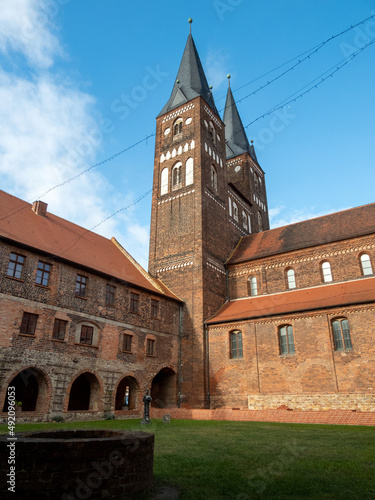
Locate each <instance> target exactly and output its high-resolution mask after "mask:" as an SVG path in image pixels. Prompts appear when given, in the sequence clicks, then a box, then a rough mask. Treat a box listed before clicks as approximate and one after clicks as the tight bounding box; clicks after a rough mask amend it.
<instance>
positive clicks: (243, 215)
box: [242, 210, 247, 231]
mask: <svg viewBox="0 0 375 500" xmlns="http://www.w3.org/2000/svg"><path fill="white" fill-rule="evenodd" d="M242 227H243V228H244V229H246V231H247V215H246V212H245V210H242Z"/></svg>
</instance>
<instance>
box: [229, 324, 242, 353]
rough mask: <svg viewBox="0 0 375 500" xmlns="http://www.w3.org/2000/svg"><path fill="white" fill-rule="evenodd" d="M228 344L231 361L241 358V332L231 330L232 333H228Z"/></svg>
mask: <svg viewBox="0 0 375 500" xmlns="http://www.w3.org/2000/svg"><path fill="white" fill-rule="evenodd" d="M229 343H230V352H229V356H230V358H231V359H239V358H243V349H242V332H241V330H233V331H232V332H229Z"/></svg>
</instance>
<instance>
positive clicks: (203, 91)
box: [158, 20, 219, 116]
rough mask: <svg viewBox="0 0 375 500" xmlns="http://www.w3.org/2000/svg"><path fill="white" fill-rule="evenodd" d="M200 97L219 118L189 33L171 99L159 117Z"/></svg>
mask: <svg viewBox="0 0 375 500" xmlns="http://www.w3.org/2000/svg"><path fill="white" fill-rule="evenodd" d="M189 21H190V20H189ZM190 27H191V23H190ZM198 96H201V97H203V99H204V100H205V101H206V102H207V104H208V105H209V106H210V107H211V109H212V110H213V111H214V112H215V113H216V114H217V115H218V116H219V113H218V111H217V109H216V106H215V102H214V99H213V97H212V92H211V90H210V89H209V87H208V83H207V79H206V75H205V74H204V71H203V67H202V63H201V61H200V59H199V55H198V51H197V49H196V47H195V43H194V40H193V37H192V35H191V33H189V36H188V39H187V42H186V46H185V51H184V55H183V56H182V60H181V64H180V68H179V70H178V73H177V77H176V80H175V84H174V86H173V89H172V93H171V97H170V98H169V100H168V102H167V104H166V105H165V106H164V108H163V109H162V110H161V112H160V113H159V115H158V116H161V115H164V114H165V113H168V111H171V110H172V109H174V108H177V107H178V106H180V105H181V104H184V103H187V102H189V101H191V100H192V99H194V98H195V97H198Z"/></svg>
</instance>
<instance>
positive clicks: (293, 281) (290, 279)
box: [286, 269, 296, 290]
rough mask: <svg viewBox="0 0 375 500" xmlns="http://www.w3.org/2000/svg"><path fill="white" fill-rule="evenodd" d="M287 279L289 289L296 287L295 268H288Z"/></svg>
mask: <svg viewBox="0 0 375 500" xmlns="http://www.w3.org/2000/svg"><path fill="white" fill-rule="evenodd" d="M286 280H287V285H288V289H289V290H291V289H292V288H296V276H295V274H294V269H287V271H286Z"/></svg>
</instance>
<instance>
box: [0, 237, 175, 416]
mask: <svg viewBox="0 0 375 500" xmlns="http://www.w3.org/2000/svg"><path fill="white" fill-rule="evenodd" d="M10 252H17V253H20V254H22V255H23V256H24V257H25V265H24V272H23V275H22V279H18V280H17V279H12V278H9V277H7V276H6V270H7V266H8V261H9V254H10ZM0 253H1V260H0V262H1V269H0V318H1V320H0V416H3V417H4V416H5V413H1V412H2V410H3V409H4V404H5V401H6V391H7V387H8V385H9V384H10V383H11V381H12V380H14V378H15V377H16V376H17V375H18V374H20V373H21V375H22V377H23V379H24V382H25V384H28V383H30V381H31V380H33V381H34V379H33V376H35V378H36V379H37V385H38V391H39V395H38V403H37V405H36V408H35V409H34V410H33V411H22V418H23V419H36V420H41V419H49V418H51V417H52V416H53V415H56V414H65V415H67V413H66V412H67V411H68V403H69V394H70V391H71V387H72V384H73V382H74V381H75V380H76V379H77V378H78V377H79V376H80V375H82V374H85V379H87V382H88V383H89V384H90V389H91V396H90V397H91V402H90V408H89V409H87V414H86V415H87V417H89V418H90V417H92V416H94V415H95V416H97V417H98V416H99V417H102V416H103V412H113V411H114V410H115V408H116V405H117V406H118V404H119V403H118V401H117V403H116V396H117V398H118V397H120V396H119V394H117V388H118V387H119V384H120V382H121V380H123V379H125V378H126V379H127V380H128V381H129V383H130V385H131V386H132V388H133V393H134V394H133V396H134V398H133V400H132V407H133V409H134V410H136V411H138V412H139V411H141V408H142V396H143V394H145V392H146V390H147V389H151V386H152V381H153V379H154V377H155V376H156V375H157V374H158V373H159V372H160V371H161V370H169V375H170V376H172V374H174V380H175V388H174V398H173V399H174V401H175V403H176V402H177V397H178V396H177V376H176V374H177V372H178V349H179V304H178V303H177V302H176V301H173V300H170V299H167V298H165V297H162V296H159V295H157V294H152V293H150V292H148V291H146V290H144V289H139V288H136V287H134V286H129V285H127V284H125V283H120V282H118V281H116V282H115V281H113V280H112V281H111V280H109V279H107V278H106V277H104V276H99V275H96V274H94V273H93V272H89V271H87V270H85V269H80V268H76V267H75V266H73V265H69V264H67V263H63V262H60V261H58V260H56V259H51V258H48V257H46V256H44V255H43V256H42V255H38V254H37V253H33V252H31V251H29V250H25V249H23V248H22V249H19V248H17V247H15V246H10V245H8V244H2V245H1V246H0ZM40 260H42V261H44V262H48V263H50V264H51V274H50V281H49V284H48V286H44V287H42V286H39V285H37V284H36V283H35V277H36V270H37V265H38V262H39V261H40ZM77 273H79V274H84V275H85V276H86V277H87V296H86V298H80V297H76V296H75V293H74V292H75V284H76V276H77ZM107 284H111V285H114V286H115V287H116V290H115V303H114V306H109V305H106V285H107ZM131 292H136V293H137V294H139V310H138V313H134V312H131V311H130V293H131ZM151 299H156V300H157V301H158V315H157V318H154V317H152V315H151ZM25 312H26V313H31V314H35V315H37V323H36V329H35V333H34V334H32V335H30V334H23V333H21V332H20V327H21V323H22V318H23V315H24V313H25ZM55 319H59V320H63V321H66V322H67V323H66V332H65V336H64V338H63V339H62V340H57V339H54V338H53V328H54V323H55ZM82 325H88V326H90V327H92V328H93V329H94V337H93V338H94V340H93V345H85V344H82V343H81V342H80V333H81V327H82ZM124 334H127V335H131V336H132V345H131V350H130V352H127V351H124V348H123V347H124V346H123V339H124ZM147 339H152V340H154V341H155V345H154V346H155V352H154V354H153V355H151V356H150V355H147V353H146V346H147ZM25 370H26V371H25ZM30 370H31V371H30ZM22 377H21V378H22ZM34 382H35V381H34ZM168 384H169V382H168ZM169 385H170V384H169ZM169 385H168V387H169ZM168 391H170V389H169V388H168ZM70 415H72V414H70ZM84 415H85V414H84ZM77 417H80V416H79V415H78V413H77ZM20 418H21V417H20Z"/></svg>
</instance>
